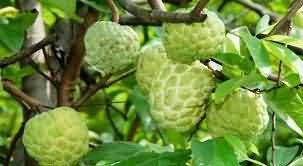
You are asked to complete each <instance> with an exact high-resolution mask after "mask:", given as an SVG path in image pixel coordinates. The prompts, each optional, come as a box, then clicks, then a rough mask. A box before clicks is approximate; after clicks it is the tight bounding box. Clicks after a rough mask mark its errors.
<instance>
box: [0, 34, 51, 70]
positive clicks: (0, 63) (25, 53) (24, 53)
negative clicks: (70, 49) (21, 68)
mask: <svg viewBox="0 0 303 166" xmlns="http://www.w3.org/2000/svg"><path fill="white" fill-rule="evenodd" d="M55 40H56V35H54V34H52V35H49V36H47V37H46V38H44V39H43V40H41V41H40V42H38V43H37V44H35V45H33V46H30V47H28V48H25V49H23V50H21V51H20V52H19V53H17V54H16V55H13V56H10V57H7V58H3V59H1V60H0V68H4V67H6V66H8V65H11V64H14V63H17V62H19V61H21V60H23V59H25V58H27V57H30V56H32V55H33V53H35V52H36V51H38V50H40V49H42V48H43V47H45V46H47V45H49V44H51V43H53V42H54V41H55Z"/></svg>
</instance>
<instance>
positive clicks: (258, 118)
mask: <svg viewBox="0 0 303 166" xmlns="http://www.w3.org/2000/svg"><path fill="white" fill-rule="evenodd" d="M266 107H267V106H266V104H265V102H264V101H263V98H262V96H259V95H257V94H254V93H252V92H250V91H248V90H244V89H238V90H236V91H235V92H233V93H232V94H231V95H230V96H229V97H228V98H227V99H226V100H225V101H224V103H223V104H222V105H219V106H218V105H214V104H213V105H212V106H211V109H210V112H209V113H208V114H207V118H206V122H207V126H208V129H209V131H210V133H211V134H212V135H213V136H223V135H236V136H239V137H240V138H242V139H244V140H250V139H252V138H255V137H256V136H258V135H260V134H262V133H263V131H264V130H265V128H266V127H267V124H268V121H269V117H268V114H267V110H266Z"/></svg>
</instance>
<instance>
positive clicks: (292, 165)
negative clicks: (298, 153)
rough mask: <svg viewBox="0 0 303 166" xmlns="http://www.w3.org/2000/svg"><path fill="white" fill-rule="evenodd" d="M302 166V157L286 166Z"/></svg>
mask: <svg viewBox="0 0 303 166" xmlns="http://www.w3.org/2000/svg"><path fill="white" fill-rule="evenodd" d="M302 165H303V157H300V158H298V159H296V160H295V161H293V162H292V163H290V164H289V165H288V166H302Z"/></svg>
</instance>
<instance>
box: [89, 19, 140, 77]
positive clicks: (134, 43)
mask: <svg viewBox="0 0 303 166" xmlns="http://www.w3.org/2000/svg"><path fill="white" fill-rule="evenodd" d="M84 41H85V48H86V56H85V61H86V63H88V65H90V66H91V68H93V69H94V70H96V71H98V72H100V73H101V75H102V76H106V75H110V74H117V73H120V72H123V71H125V70H127V69H128V68H129V67H130V66H132V65H134V64H135V63H136V61H137V57H138V51H139V48H140V42H139V38H138V35H137V34H136V32H135V31H134V30H133V29H131V28H130V27H128V26H121V25H119V24H117V23H113V22H109V21H100V22H96V23H95V24H93V25H92V26H91V27H89V29H88V30H87V33H86V35H85V39H84Z"/></svg>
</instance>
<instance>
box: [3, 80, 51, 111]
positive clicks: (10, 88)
mask: <svg viewBox="0 0 303 166" xmlns="http://www.w3.org/2000/svg"><path fill="white" fill-rule="evenodd" d="M2 85H3V88H4V90H5V91H7V92H8V93H9V94H11V95H12V96H13V97H15V99H16V100H17V101H19V103H21V104H22V105H24V106H25V107H26V108H27V109H28V110H32V111H36V112H40V108H41V107H44V108H50V107H49V106H45V105H43V104H41V103H40V102H39V101H38V100H36V99H34V98H32V97H30V96H28V95H27V94H25V93H24V92H22V91H21V90H19V89H18V88H17V87H16V86H15V85H14V84H13V83H12V82H11V81H10V80H7V79H3V80H2Z"/></svg>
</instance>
